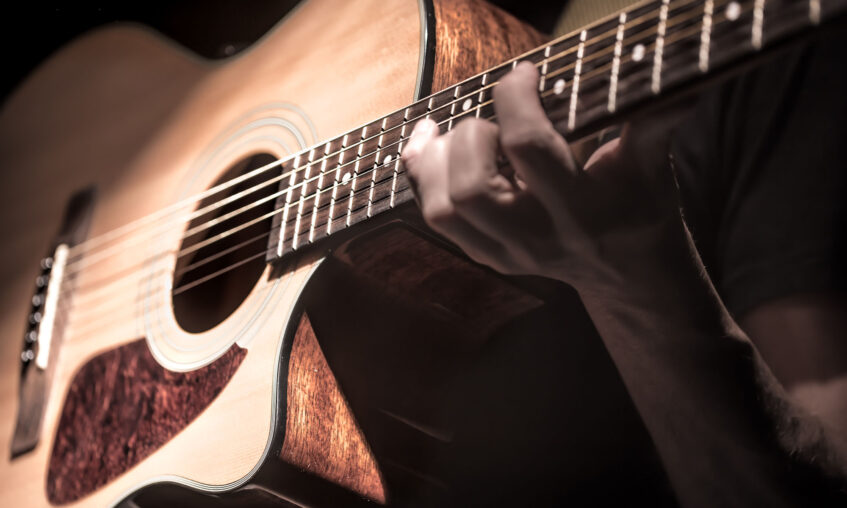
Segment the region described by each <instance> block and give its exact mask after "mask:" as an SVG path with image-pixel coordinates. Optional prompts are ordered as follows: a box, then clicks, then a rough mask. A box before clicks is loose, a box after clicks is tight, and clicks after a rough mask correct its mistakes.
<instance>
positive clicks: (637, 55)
mask: <svg viewBox="0 0 847 508" xmlns="http://www.w3.org/2000/svg"><path fill="white" fill-rule="evenodd" d="M645 51H646V48H645V47H644V44H636V45H635V47H634V48H632V59H633V60H635V61H636V62H640V61H641V60H644V52H645Z"/></svg>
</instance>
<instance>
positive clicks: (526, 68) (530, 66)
mask: <svg viewBox="0 0 847 508" xmlns="http://www.w3.org/2000/svg"><path fill="white" fill-rule="evenodd" d="M515 71H517V72H521V73H524V74H527V75H530V76H533V77H537V76H538V67H536V66H535V64H534V63H532V62H530V61H529V60H522V61H520V62H518V64H517V65H516V66H515Z"/></svg>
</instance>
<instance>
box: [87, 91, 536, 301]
mask: <svg viewBox="0 0 847 508" xmlns="http://www.w3.org/2000/svg"><path fill="white" fill-rule="evenodd" d="M546 95H550V91H548V92H547V93H546ZM542 96H545V94H542ZM490 103H491V101H487V102H485V103H481V104H479V105H478V106H477V107H475V108H474V109H480V108H482V107H485V106H486V105H489V104H490ZM472 112H473V110H469V111H465V112H462V113H460V114H459V115H455V116H451V117H450V118H447V119H445V120H443V121H442V122H440V124H444V123H447V122H450V121H451V120H453V121H455V120H456V118H460V117H461V116H464V115H468V114H471V113H472ZM489 119H493V117H489ZM406 139H408V138H403V139H401V142H402V141H405V140H406ZM363 174H364V173H363ZM360 209H361V208H360ZM278 211H279V210H277V212H278ZM324 224H325V223H324ZM268 235H269V233H263V234H261V235H259V236H258V237H254V238H252V239H251V240H248V241H247V242H242V243H241V244H239V245H237V246H234V247H230V248H229V249H227V250H228V251H231V250H234V249H235V248H236V247H241V246H243V245H244V244H246V243H252V241H255V240H256V239H257V238H260V237H266V236H268ZM272 250H273V249H269V250H266V251H262V252H261V253H257V254H255V255H253V256H251V259H255V258H256V257H258V256H260V255H262V256H263V255H265V254H266V253H268V252H271V251H272ZM221 255H222V254H221V253H218V254H216V255H215V256H213V257H220V256H221ZM209 261H211V260H206V259H204V260H200V261H197V262H195V263H193V264H191V265H189V266H187V267H184V268H181V269H178V270H177V273H175V274H174V277H176V276H178V275H179V274H184V273H186V272H188V271H190V270H191V269H193V268H196V267H198V266H199V265H203V264H206V263H207V262H209ZM242 264H244V262H243V261H239V262H236V263H235V266H234V267H233V268H235V267H237V266H241V265H242ZM226 271H228V270H226V269H223V270H222V271H221V273H217V272H216V273H214V274H210V275H207V276H206V277H204V278H203V279H202V280H200V281H193V282H192V283H190V284H191V287H194V286H196V285H198V284H200V283H202V282H205V281H206V280H210V279H211V278H214V277H216V276H218V275H222V274H223V273H225V272H226ZM112 284H114V283H112ZM74 289H76V288H74ZM109 289H113V288H111V287H109ZM180 289H185V288H183V287H182V286H180V287H178V288H176V289H174V293H175V294H178V293H179V292H181V291H180Z"/></svg>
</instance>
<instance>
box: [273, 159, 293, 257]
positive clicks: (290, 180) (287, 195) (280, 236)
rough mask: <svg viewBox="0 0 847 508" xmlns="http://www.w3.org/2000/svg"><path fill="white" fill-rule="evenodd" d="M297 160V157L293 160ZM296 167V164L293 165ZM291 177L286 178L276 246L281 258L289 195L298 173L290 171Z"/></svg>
mask: <svg viewBox="0 0 847 508" xmlns="http://www.w3.org/2000/svg"><path fill="white" fill-rule="evenodd" d="M294 159H295V160H297V157H295V158H294ZM295 166H296V164H295ZM290 173H291V175H290V176H289V177H288V192H287V193H286V195H285V205H286V206H285V210H284V211H283V212H282V226H281V227H280V231H279V244H278V245H277V252H278V255H279V256H282V249H283V247H284V245H285V230H286V227H287V225H288V204H289V203H291V194H292V193H293V192H294V181H295V180H296V179H297V173H298V171H294V170H293V169H291V170H290Z"/></svg>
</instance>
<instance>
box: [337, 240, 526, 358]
mask: <svg viewBox="0 0 847 508" xmlns="http://www.w3.org/2000/svg"><path fill="white" fill-rule="evenodd" d="M335 256H336V257H338V258H339V259H340V260H342V261H344V262H345V263H347V264H349V265H350V269H351V270H355V271H356V272H358V273H361V274H362V275H365V276H366V277H368V278H369V279H370V280H371V282H372V283H374V284H376V285H378V287H380V288H382V290H383V291H384V292H385V293H387V294H390V295H392V297H393V298H396V299H399V300H402V301H404V302H407V303H408V304H410V305H413V306H415V307H420V308H422V309H426V310H427V311H428V312H429V313H430V314H432V315H433V318H440V319H442V320H446V321H447V322H450V323H452V326H454V327H455V328H456V330H457V332H458V333H457V335H460V336H461V337H462V340H463V341H464V342H465V343H466V345H479V344H482V343H484V342H485V341H486V339H487V338H488V337H489V336H490V335H491V334H492V333H494V332H495V331H496V330H497V329H498V328H500V327H501V326H503V325H504V324H505V323H508V322H509V321H511V320H512V319H514V318H515V317H517V316H519V315H521V314H523V313H525V312H527V311H529V310H531V309H533V308H536V307H538V306H539V305H541V300H539V299H538V298H536V297H534V296H532V295H531V294H529V293H527V292H525V291H523V290H520V289H518V288H517V287H515V286H514V285H512V284H510V283H508V282H506V280H505V279H503V278H502V277H500V276H498V275H496V274H494V273H493V272H492V271H490V270H487V269H485V268H483V267H481V266H479V265H476V264H473V263H471V262H470V261H469V260H468V259H466V258H464V257H462V256H460V255H459V254H457V253H456V252H451V251H449V250H447V249H446V248H444V247H442V246H439V245H436V244H435V243H433V242H432V241H431V239H426V238H424V237H423V236H421V235H419V234H415V233H414V232H413V230H412V229H410V228H407V227H402V226H388V227H385V228H381V229H379V230H377V231H374V232H372V233H370V234H368V235H365V236H363V237H361V238H358V239H354V240H352V241H351V242H349V243H348V244H347V245H345V246H343V248H341V249H339V250H338V251H336V253H335Z"/></svg>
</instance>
